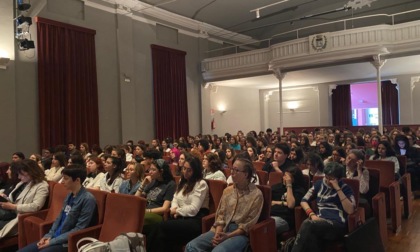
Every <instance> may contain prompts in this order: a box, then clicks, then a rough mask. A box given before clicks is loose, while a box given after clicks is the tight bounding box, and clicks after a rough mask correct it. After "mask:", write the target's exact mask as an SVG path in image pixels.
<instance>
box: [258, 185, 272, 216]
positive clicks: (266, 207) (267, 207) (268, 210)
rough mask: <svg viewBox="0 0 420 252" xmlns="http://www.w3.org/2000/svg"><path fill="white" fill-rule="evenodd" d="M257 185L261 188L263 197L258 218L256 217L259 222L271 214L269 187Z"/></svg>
mask: <svg viewBox="0 0 420 252" xmlns="http://www.w3.org/2000/svg"><path fill="white" fill-rule="evenodd" d="M257 187H258V189H260V190H261V192H262V194H263V197H264V203H263V208H262V210H261V214H260V218H259V219H258V222H260V221H263V220H266V219H268V218H270V216H271V187H269V186H267V185H257Z"/></svg>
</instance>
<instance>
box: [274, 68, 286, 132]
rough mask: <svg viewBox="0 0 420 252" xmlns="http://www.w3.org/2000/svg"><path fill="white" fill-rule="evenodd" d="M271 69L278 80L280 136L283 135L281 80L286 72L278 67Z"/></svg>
mask: <svg viewBox="0 0 420 252" xmlns="http://www.w3.org/2000/svg"><path fill="white" fill-rule="evenodd" d="M272 71H273V73H274V75H275V76H276V78H277V79H278V80H279V109H280V111H279V122H280V124H279V126H280V136H281V135H283V132H284V131H283V127H284V124H283V97H282V95H283V90H282V82H283V79H284V77H285V76H286V73H285V72H282V71H281V69H279V68H276V69H273V70H272Z"/></svg>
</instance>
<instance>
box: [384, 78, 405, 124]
mask: <svg viewBox="0 0 420 252" xmlns="http://www.w3.org/2000/svg"><path fill="white" fill-rule="evenodd" d="M381 94H382V121H383V124H384V125H398V124H399V123H400V108H399V105H398V89H397V84H393V83H392V82H391V81H389V80H388V81H382V83H381Z"/></svg>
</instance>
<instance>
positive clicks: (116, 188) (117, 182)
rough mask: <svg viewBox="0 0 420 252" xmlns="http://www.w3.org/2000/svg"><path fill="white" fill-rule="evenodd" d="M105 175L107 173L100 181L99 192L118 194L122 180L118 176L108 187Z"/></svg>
mask: <svg viewBox="0 0 420 252" xmlns="http://www.w3.org/2000/svg"><path fill="white" fill-rule="evenodd" d="M107 175H108V173H105V174H104V176H103V178H102V179H101V180H100V189H101V191H106V192H112V191H114V192H115V193H118V192H119V191H120V185H121V183H122V182H123V179H122V178H121V177H120V176H118V177H116V178H115V179H114V182H112V184H111V185H108V181H109V180H110V179H107V178H106V176H107Z"/></svg>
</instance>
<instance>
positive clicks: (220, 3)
mask: <svg viewBox="0 0 420 252" xmlns="http://www.w3.org/2000/svg"><path fill="white" fill-rule="evenodd" d="M142 2H145V3H148V4H151V5H156V6H158V7H159V8H162V9H165V10H167V11H170V12H173V13H176V14H179V15H182V16H185V17H188V18H191V19H194V20H197V21H201V22H204V23H208V24H211V25H214V26H217V27H220V28H223V29H225V30H228V31H233V32H236V33H240V34H244V35H247V36H250V37H252V38H254V39H256V40H263V39H268V38H271V37H273V36H274V35H276V34H280V33H285V32H289V31H291V30H295V29H298V28H302V27H307V26H311V25H315V24H321V23H326V22H330V21H336V20H342V19H347V18H352V17H360V16H366V15H372V14H394V13H399V12H405V11H409V10H413V9H420V0H344V1H343V0H289V1H285V2H283V3H279V2H281V0H144V1H142ZM273 3H278V4H275V5H273V6H270V7H267V8H264V9H261V10H260V11H259V12H260V18H256V13H255V12H250V10H253V9H257V8H261V7H264V6H267V5H270V4H273ZM369 5H370V6H369ZM419 14H420V12H414V13H407V14H404V15H399V16H397V17H395V19H394V22H395V23H401V22H407V21H412V20H416V19H419V17H420V15H419ZM391 22H392V18H391V17H375V18H369V19H361V20H353V21H347V22H346V24H345V25H346V28H347V29H349V28H357V27H361V26H367V25H374V24H391ZM343 28H344V23H343V22H340V23H335V24H331V25H326V26H322V27H316V28H311V29H310V31H309V30H303V31H300V32H299V35H300V36H301V37H303V36H308V35H310V34H309V32H310V33H311V34H315V33H322V32H327V31H333V30H342V29H343ZM278 37H283V39H285V40H287V39H290V38H292V37H296V33H291V34H284V35H281V36H278Z"/></svg>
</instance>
